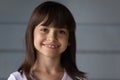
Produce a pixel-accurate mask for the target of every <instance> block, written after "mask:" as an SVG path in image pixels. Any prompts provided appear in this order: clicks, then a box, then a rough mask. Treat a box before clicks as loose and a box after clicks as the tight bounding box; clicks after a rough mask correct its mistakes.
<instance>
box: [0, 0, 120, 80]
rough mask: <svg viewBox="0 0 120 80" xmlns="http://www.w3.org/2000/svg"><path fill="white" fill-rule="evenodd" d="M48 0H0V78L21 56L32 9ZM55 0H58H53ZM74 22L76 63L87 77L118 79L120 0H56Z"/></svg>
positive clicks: (22, 56) (119, 67)
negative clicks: (70, 14) (62, 5)
mask: <svg viewBox="0 0 120 80" xmlns="http://www.w3.org/2000/svg"><path fill="white" fill-rule="evenodd" d="M43 1H47V0H0V78H1V80H3V79H5V78H7V77H8V76H9V74H10V73H12V72H14V71H16V70H17V68H18V67H19V66H20V64H21V63H22V61H23V59H24V55H25V51H24V48H25V47H24V34H25V29H26V26H27V23H28V20H29V17H30V15H31V13H32V11H33V9H34V8H35V7H36V6H37V5H38V4H40V3H41V2H43ZM54 1H57V0H54ZM58 2H61V3H63V4H64V5H66V6H67V7H68V8H69V9H70V11H71V12H72V13H73V16H74V18H75V20H76V23H77V30H76V31H77V32H76V38H77V65H78V68H79V69H80V70H82V71H85V72H86V73H87V76H88V79H89V80H120V36H119V35H120V0H59V1H58Z"/></svg>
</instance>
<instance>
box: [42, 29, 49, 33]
mask: <svg viewBox="0 0 120 80" xmlns="http://www.w3.org/2000/svg"><path fill="white" fill-rule="evenodd" d="M40 31H42V32H44V33H46V32H48V29H47V28H42V29H41V30H40Z"/></svg>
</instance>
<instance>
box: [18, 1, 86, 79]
mask: <svg viewBox="0 0 120 80" xmlns="http://www.w3.org/2000/svg"><path fill="white" fill-rule="evenodd" d="M46 17H47V20H46V21H45V22H44V24H43V25H46V26H48V25H50V24H51V23H53V25H54V27H59V28H61V27H63V26H66V28H67V30H68V31H69V36H70V37H69V44H70V46H68V47H67V49H66V50H65V51H64V52H63V53H62V56H61V65H62V67H63V68H64V69H65V70H66V71H67V73H68V75H69V76H70V77H71V78H72V79H73V80H79V79H78V78H81V79H83V78H85V73H84V72H82V71H79V70H78V68H77V66H76V38H75V29H76V23H75V20H74V18H73V16H72V14H71V12H70V11H69V10H68V9H67V8H66V7H65V6H64V5H62V4H60V3H58V2H53V1H47V2H44V3H42V4H40V5H39V6H37V7H36V8H35V9H34V11H33V13H32V15H31V18H30V20H29V23H28V27H27V30H26V37H25V40H26V57H25V60H24V62H23V64H22V65H21V66H20V68H19V69H18V71H19V72H21V73H24V74H25V75H26V77H27V79H28V80H32V79H31V77H30V70H31V68H32V66H33V65H34V63H35V61H36V58H37V54H36V50H35V48H34V44H33V32H34V29H35V27H36V26H37V25H38V24H39V23H41V22H42V21H43V20H44V19H45V18H46Z"/></svg>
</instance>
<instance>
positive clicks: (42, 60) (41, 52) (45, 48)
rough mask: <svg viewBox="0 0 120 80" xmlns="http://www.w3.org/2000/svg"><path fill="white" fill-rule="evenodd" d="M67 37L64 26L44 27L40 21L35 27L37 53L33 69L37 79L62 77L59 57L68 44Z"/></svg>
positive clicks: (45, 79) (44, 79) (58, 78)
mask: <svg viewBox="0 0 120 80" xmlns="http://www.w3.org/2000/svg"><path fill="white" fill-rule="evenodd" d="M68 38H69V33H68V30H67V29H66V28H55V27H53V26H52V25H49V26H48V27H46V26H42V23H40V24H39V25H37V26H36V27H35V29H34V47H35V48H36V51H37V54H38V55H37V61H36V63H35V65H34V66H33V71H34V74H35V76H36V77H37V78H38V80H39V79H41V80H60V79H61V78H62V77H63V74H64V69H63V68H62V67H61V64H60V57H61V54H62V53H63V52H64V51H65V50H66V48H67V46H68Z"/></svg>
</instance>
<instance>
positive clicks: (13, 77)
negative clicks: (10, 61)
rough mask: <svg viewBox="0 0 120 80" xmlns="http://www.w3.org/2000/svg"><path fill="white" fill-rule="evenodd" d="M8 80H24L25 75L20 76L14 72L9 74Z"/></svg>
mask: <svg viewBox="0 0 120 80" xmlns="http://www.w3.org/2000/svg"><path fill="white" fill-rule="evenodd" d="M8 80H26V77H25V75H21V73H20V72H18V71H16V72H13V73H11V74H10V76H9V77H8Z"/></svg>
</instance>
